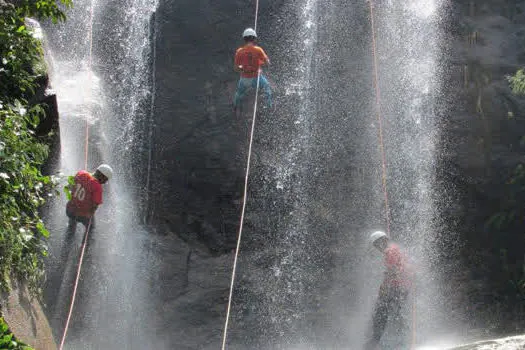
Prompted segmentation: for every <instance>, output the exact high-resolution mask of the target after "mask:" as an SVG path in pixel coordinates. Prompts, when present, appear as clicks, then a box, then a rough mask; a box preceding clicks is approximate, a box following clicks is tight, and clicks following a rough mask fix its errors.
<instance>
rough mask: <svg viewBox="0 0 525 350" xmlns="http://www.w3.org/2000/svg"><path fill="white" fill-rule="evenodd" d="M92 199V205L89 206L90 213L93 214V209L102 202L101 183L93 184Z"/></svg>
mask: <svg viewBox="0 0 525 350" xmlns="http://www.w3.org/2000/svg"><path fill="white" fill-rule="evenodd" d="M92 188H93V192H92V194H91V195H92V199H93V205H92V207H91V214H92V215H93V214H95V211H96V210H97V209H98V206H99V205H100V204H102V185H101V184H99V183H98V182H95V183H94V184H93V187H92Z"/></svg>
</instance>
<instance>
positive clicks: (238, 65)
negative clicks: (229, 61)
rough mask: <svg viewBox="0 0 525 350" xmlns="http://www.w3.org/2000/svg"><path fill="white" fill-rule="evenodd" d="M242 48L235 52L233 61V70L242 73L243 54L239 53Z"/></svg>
mask: <svg viewBox="0 0 525 350" xmlns="http://www.w3.org/2000/svg"><path fill="white" fill-rule="evenodd" d="M239 52H240V49H239V50H237V52H235V59H234V62H233V70H234V71H236V72H238V73H240V72H242V64H241V57H240V56H241V55H240V54H239Z"/></svg>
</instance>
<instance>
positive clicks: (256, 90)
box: [221, 0, 261, 350]
mask: <svg viewBox="0 0 525 350" xmlns="http://www.w3.org/2000/svg"><path fill="white" fill-rule="evenodd" d="M258 13H259V0H255V24H254V30H255V31H257V16H258ZM260 77H261V72H260V70H259V71H258V72H257V88H256V89H255V102H254V104H253V116H252V126H251V129H250V142H249V146H248V159H247V160H246V174H245V177H244V191H243V198H242V210H241V218H240V224H239V232H238V234H237V246H236V248H235V256H234V259H233V269H232V277H231V283H230V293H229V295H228V307H227V309H226V320H225V322H224V331H223V334H222V347H221V349H222V350H225V349H226V339H227V337H228V323H229V320H230V311H231V303H232V296H233V287H234V284H235V273H236V271H237V260H238V257H239V250H240V247H241V237H242V228H243V225H244V213H245V211H246V200H247V197H248V178H249V175H250V162H251V159H252V146H253V135H254V131H255V117H256V115H257V100H258V97H259V80H260Z"/></svg>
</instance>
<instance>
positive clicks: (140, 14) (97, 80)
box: [46, 0, 167, 349]
mask: <svg viewBox="0 0 525 350" xmlns="http://www.w3.org/2000/svg"><path fill="white" fill-rule="evenodd" d="M155 9H156V2H155V1H154V0H136V1H134V0H130V1H115V2H103V3H99V2H96V1H94V2H93V3H92V2H91V1H79V2H75V7H74V8H73V9H71V10H69V11H68V12H67V16H68V20H67V22H66V23H64V24H62V25H60V26H58V27H56V28H55V27H50V28H48V29H47V31H46V32H47V38H48V45H47V46H48V48H49V50H48V53H47V57H48V59H49V61H50V62H51V66H52V74H51V82H52V86H53V87H54V88H55V90H56V92H57V98H58V105H59V113H60V118H61V119H60V129H61V142H62V151H61V164H60V171H61V172H63V173H64V174H65V175H72V174H74V173H75V172H76V171H78V170H80V169H83V168H84V167H85V164H84V162H86V163H87V170H90V171H92V170H93V169H94V168H95V167H96V166H97V165H98V164H100V163H101V162H105V163H109V164H111V165H112V167H113V168H114V170H115V174H114V177H113V179H112V180H111V181H110V183H109V184H108V185H106V186H105V192H104V204H103V205H102V206H101V207H100V208H99V210H98V211H97V215H96V221H95V229H94V231H93V232H92V233H91V234H90V239H89V243H88V249H87V253H86V257H85V261H84V265H83V270H82V274H81V277H82V278H81V281H80V285H79V290H78V295H77V300H76V304H75V308H74V310H73V317H72V321H71V325H70V329H69V333H68V338H67V340H66V348H72V349H80V348H83V349H85V348H107V349H114V348H122V347H123V348H128V349H145V348H167V347H166V346H165V345H164V343H163V342H164V340H159V339H156V338H155V336H154V335H153V333H152V332H151V331H150V330H151V329H154V328H155V327H156V326H155V325H156V318H155V314H154V313H151V312H150V310H151V309H153V308H154V307H156V306H155V305H154V303H153V301H150V298H149V295H150V293H151V288H152V285H154V283H155V281H154V274H152V273H151V271H152V270H153V266H154V265H155V263H156V261H157V260H156V259H157V256H156V254H154V253H151V251H150V248H151V247H152V244H153V243H152V241H151V240H152V238H151V237H149V236H148V235H147V232H146V231H145V228H143V227H141V226H140V225H139V223H138V222H139V220H138V219H137V214H138V213H139V209H140V208H139V205H138V204H140V200H141V198H143V196H144V195H143V190H144V187H145V186H144V183H143V181H142V179H143V178H144V177H145V174H146V171H147V169H148V165H147V164H145V161H144V160H145V159H148V156H147V153H148V152H147V144H148V140H147V136H148V127H149V125H148V124H147V121H149V120H150V113H151V112H150V102H149V101H150V97H151V93H152V90H151V86H152V83H151V69H150V67H151V40H150V39H151V38H150V35H151V32H152V30H151V25H152V21H151V19H152V14H153V12H154V11H155ZM86 133H87V135H86ZM86 138H87V140H86ZM85 142H87V150H86V149H85V145H86V144H85ZM86 157H87V159H86ZM64 208H65V200H64V198H62V199H61V200H58V199H57V200H56V201H55V202H54V203H53V208H52V209H51V210H50V215H48V217H47V218H46V222H47V224H48V226H49V227H50V229H51V231H52V232H53V235H52V238H51V240H50V242H49V245H50V259H49V267H48V276H49V282H48V284H47V286H46V301H47V302H46V303H47V305H48V314H49V315H50V316H51V318H52V320H51V321H52V324H53V328H54V331H55V335H56V337H57V338H58V339H59V338H60V337H61V336H62V332H63V327H64V321H65V316H66V313H67V309H68V307H69V302H70V299H71V292H72V278H73V275H74V270H75V268H76V264H77V262H78V258H79V254H78V253H79V249H78V247H79V245H80V240H81V239H82V235H83V230H84V228H83V227H82V225H78V228H77V232H76V235H74V236H67V235H66V234H65V231H66V225H67V218H66V217H65V213H64ZM81 231H82V232H81ZM152 278H153V279H152Z"/></svg>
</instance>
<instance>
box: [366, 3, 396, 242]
mask: <svg viewBox="0 0 525 350" xmlns="http://www.w3.org/2000/svg"><path fill="white" fill-rule="evenodd" d="M372 1H373V0H369V1H368V3H369V4H370V26H371V27H372V56H373V59H374V87H375V91H376V114H377V122H378V124H379V148H380V152H381V169H382V171H381V179H382V184H383V193H384V197H385V220H386V232H387V234H388V235H389V236H391V235H390V208H389V206H388V189H387V183H386V156H385V145H384V142H383V117H382V114H383V113H382V111H381V90H380V88H379V70H378V63H377V46H376V33H375V22H374V5H373V3H372Z"/></svg>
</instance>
